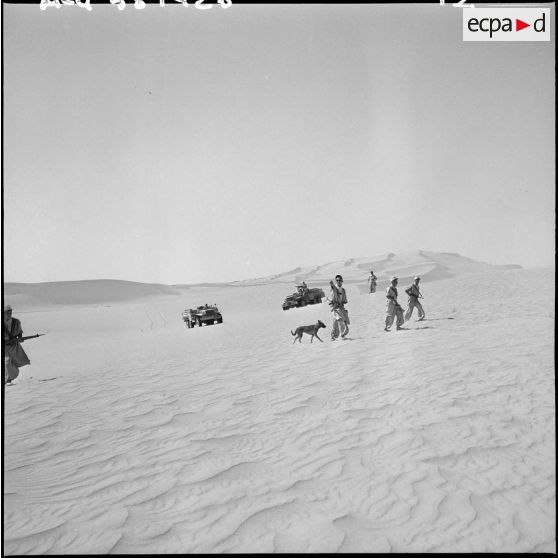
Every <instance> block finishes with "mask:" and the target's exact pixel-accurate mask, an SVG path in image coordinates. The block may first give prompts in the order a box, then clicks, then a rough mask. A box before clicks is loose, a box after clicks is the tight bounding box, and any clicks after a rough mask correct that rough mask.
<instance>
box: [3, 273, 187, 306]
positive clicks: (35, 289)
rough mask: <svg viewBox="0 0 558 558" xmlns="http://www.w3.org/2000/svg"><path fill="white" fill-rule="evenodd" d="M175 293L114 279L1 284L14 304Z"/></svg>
mask: <svg viewBox="0 0 558 558" xmlns="http://www.w3.org/2000/svg"><path fill="white" fill-rule="evenodd" d="M179 294H180V291H178V289H176V288H175V287H171V286H169V285H158V284H149V283H136V282H134V281H119V280H116V279H94V280H89V281H56V282H51V283H5V284H4V297H5V298H7V299H10V300H11V301H13V303H14V304H15V303H16V302H17V301H25V302H33V301H36V302H41V303H45V304H95V303H104V302H119V301H126V300H132V299H136V298H143V297H149V296H157V295H179Z"/></svg>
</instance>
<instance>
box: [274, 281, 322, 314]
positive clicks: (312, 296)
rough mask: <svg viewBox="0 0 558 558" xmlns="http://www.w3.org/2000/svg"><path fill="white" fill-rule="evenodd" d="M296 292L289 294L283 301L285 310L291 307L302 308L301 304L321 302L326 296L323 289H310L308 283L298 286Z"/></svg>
mask: <svg viewBox="0 0 558 558" xmlns="http://www.w3.org/2000/svg"><path fill="white" fill-rule="evenodd" d="M296 289H297V291H296V293H293V294H292V295H289V296H288V297H287V298H285V300H284V301H283V310H288V309H289V308H300V307H301V306H306V305H307V304H320V303H321V302H322V298H324V297H325V293H324V291H323V290H322V289H309V288H308V287H307V286H306V283H303V284H302V285H297V286H296Z"/></svg>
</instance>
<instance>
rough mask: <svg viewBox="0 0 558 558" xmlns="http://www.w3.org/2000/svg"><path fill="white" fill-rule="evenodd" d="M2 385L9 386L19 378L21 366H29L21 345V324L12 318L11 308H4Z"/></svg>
mask: <svg viewBox="0 0 558 558" xmlns="http://www.w3.org/2000/svg"><path fill="white" fill-rule="evenodd" d="M3 329H4V383H6V384H11V383H12V380H15V379H16V378H17V377H18V376H19V369H20V368H21V367H22V366H26V365H27V364H31V362H30V361H29V358H28V357H27V355H26V354H25V351H24V350H23V348H22V346H21V343H23V341H24V339H23V331H22V329H21V322H20V321H19V320H18V319H17V318H12V307H11V306H10V305H9V304H8V305H7V306H4V327H3Z"/></svg>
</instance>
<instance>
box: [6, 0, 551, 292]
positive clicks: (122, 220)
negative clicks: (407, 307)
mask: <svg viewBox="0 0 558 558" xmlns="http://www.w3.org/2000/svg"><path fill="white" fill-rule="evenodd" d="M38 4H39V2H37V3H36V4H27V5H14V4H4V5H3V10H4V12H3V29H2V31H3V49H4V53H3V56H4V60H3V79H4V87H3V95H4V104H3V115H4V126H3V196H4V214H3V233H4V239H3V266H4V281H7V282H27V283H36V282H45V281H64V280H68V281H69V280H80V279H123V280H130V281H140V282H147V283H166V284H177V283H198V282H204V281H209V282H211V281H233V280H239V279H245V278H252V277H259V276H264V275H269V274H274V273H281V272H284V271H287V270H290V269H293V268H295V267H297V266H306V265H314V264H316V265H319V264H324V263H327V262H331V261H337V260H343V259H348V258H359V257H369V256H375V255H380V254H386V253H388V252H395V253H402V252H409V251H414V250H430V251H439V252H457V253H459V254H461V255H463V256H467V257H471V258H474V259H477V260H481V261H485V262H488V263H492V264H520V265H523V266H526V267H534V266H551V265H553V264H554V254H555V243H554V237H555V212H554V208H555V159H554V150H555V128H554V121H555V112H554V96H555V73H554V72H555V70H554V49H555V45H554V38H552V40H551V41H550V42H494V43H486V42H464V41H463V40H462V15H461V9H456V8H454V7H453V6H451V5H449V4H446V5H445V6H440V5H437V4H430V5H409V4H400V5H396V4H389V5H388V4H386V5H381V4H380V5H378V4H376V5H374V4H321V5H319V4H318V5H308V4H306V5H296V4H283V5H263V4H262V5H246V4H235V3H234V0H233V3H232V5H231V6H230V7H229V8H227V9H223V8H222V7H220V6H217V5H216V6H214V7H213V8H212V9H209V10H199V9H196V8H195V7H194V6H192V5H190V6H188V7H184V6H180V5H178V4H174V3H172V2H167V3H166V5H165V6H160V5H157V4H155V5H147V6H146V7H145V8H144V9H143V10H136V9H134V8H133V6H132V4H131V3H130V2H129V3H128V5H127V7H126V9H124V10H118V9H117V7H116V6H113V5H109V4H108V2H107V3H106V5H93V6H92V10H91V11H86V10H85V9H82V8H78V7H75V6H74V7H71V6H63V7H61V8H60V9H55V8H48V9H46V10H40V9H39V5H38ZM545 6H546V7H550V6H551V5H548V4H547V5H545ZM551 29H552V30H553V29H554V8H553V7H552V22H551Z"/></svg>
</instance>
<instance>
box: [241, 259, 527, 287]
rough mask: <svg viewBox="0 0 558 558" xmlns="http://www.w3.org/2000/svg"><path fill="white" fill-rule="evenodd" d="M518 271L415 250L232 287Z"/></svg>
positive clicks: (363, 282) (311, 268)
mask: <svg viewBox="0 0 558 558" xmlns="http://www.w3.org/2000/svg"><path fill="white" fill-rule="evenodd" d="M520 268H521V266H517V265H510V266H494V265H490V264H487V263H484V262H478V261H475V260H472V259H471V258H466V257H464V256H460V255H459V254H453V253H436V252H427V251H424V250H418V251H415V252H408V253H404V254H393V253H390V254H385V255H379V256H374V257H369V258H351V259H348V260H341V261H336V262H330V263H327V264H324V265H315V266H308V267H304V268H301V267H298V268H296V269H294V270H291V271H288V272H286V273H281V274H278V275H270V276H267V277H260V278H257V279H247V280H245V281H237V282H235V283H233V284H238V285H262V284H269V283H278V282H284V283H293V282H294V283H300V282H302V281H306V282H307V283H308V284H310V283H312V284H315V285H317V286H323V285H327V284H328V283H329V281H330V280H331V279H332V278H333V277H334V276H335V275H336V274H337V273H341V275H343V279H344V280H345V283H352V284H360V285H362V286H363V287H364V288H366V280H367V278H368V275H369V273H370V271H371V270H374V273H375V275H376V276H377V277H378V279H379V282H383V283H386V284H387V282H388V280H389V278H390V277H392V276H393V275H397V276H398V277H399V278H400V279H402V280H408V279H411V278H412V277H414V276H415V275H420V276H421V278H422V280H423V282H425V281H426V282H428V281H438V280H440V279H445V278H448V277H454V276H457V275H463V274H472V273H486V272H488V271H491V270H495V269H520ZM383 283H382V284H383Z"/></svg>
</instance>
